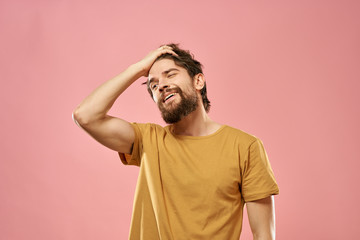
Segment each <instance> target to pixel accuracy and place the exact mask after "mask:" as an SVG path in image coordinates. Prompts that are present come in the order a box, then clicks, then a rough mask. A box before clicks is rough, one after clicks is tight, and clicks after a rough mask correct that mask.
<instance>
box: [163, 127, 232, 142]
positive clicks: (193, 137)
mask: <svg viewBox="0 0 360 240" xmlns="http://www.w3.org/2000/svg"><path fill="white" fill-rule="evenodd" d="M225 127H227V125H226V124H223V125H221V126H220V127H219V129H218V130H216V131H215V132H213V133H211V134H209V135H205V136H189V135H177V134H174V133H172V132H171V131H170V128H171V125H168V126H166V127H165V129H166V131H167V132H168V133H169V134H170V135H172V136H173V137H175V138H181V139H205V138H210V137H213V136H215V135H217V134H219V133H220V132H221V131H222V130H223V129H224V128H225Z"/></svg>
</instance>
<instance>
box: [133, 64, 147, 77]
mask: <svg viewBox="0 0 360 240" xmlns="http://www.w3.org/2000/svg"><path fill="white" fill-rule="evenodd" d="M129 69H131V70H132V71H134V73H135V75H136V76H137V77H138V78H140V77H147V75H148V69H147V68H146V67H145V66H144V65H143V64H141V62H137V63H134V64H132V65H130V67H129Z"/></svg>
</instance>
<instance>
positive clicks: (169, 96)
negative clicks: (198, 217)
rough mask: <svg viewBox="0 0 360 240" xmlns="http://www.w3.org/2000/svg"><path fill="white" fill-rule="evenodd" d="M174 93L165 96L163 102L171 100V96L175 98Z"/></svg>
mask: <svg viewBox="0 0 360 240" xmlns="http://www.w3.org/2000/svg"><path fill="white" fill-rule="evenodd" d="M175 94H176V93H171V94H169V95H167V96H166V98H164V101H163V102H166V101H167V100H169V99H170V98H172V97H173V96H175Z"/></svg>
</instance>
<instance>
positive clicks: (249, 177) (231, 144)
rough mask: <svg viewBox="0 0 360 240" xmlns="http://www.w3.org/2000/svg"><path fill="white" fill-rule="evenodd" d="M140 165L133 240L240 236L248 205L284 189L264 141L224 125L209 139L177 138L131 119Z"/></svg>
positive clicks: (130, 161) (130, 159)
mask: <svg viewBox="0 0 360 240" xmlns="http://www.w3.org/2000/svg"><path fill="white" fill-rule="evenodd" d="M132 126H133V128H134V130H135V142H134V146H133V150H132V154H131V155H128V154H122V153H119V155H120V158H121V160H122V162H123V163H124V164H126V165H137V166H140V171H139V177H138V182H137V187H136V193H135V199H134V209H133V215H132V220H131V227H130V235H129V239H131V240H140V239H141V240H156V239H161V240H173V239H174V240H182V239H184V240H189V239H196V240H202V239H204V240H205V239H206V240H209V239H211V240H217V239H218V240H232V239H239V237H240V232H241V227H242V216H243V206H244V203H245V202H248V201H254V200H257V199H261V198H265V197H268V196H270V195H274V194H278V193H279V189H278V186H277V183H276V181H275V178H274V175H273V172H272V169H271V166H270V163H269V161H268V158H267V155H266V152H265V149H264V147H263V144H262V142H261V141H260V140H259V139H258V138H256V137H254V136H252V135H250V134H247V133H245V132H243V131H241V130H238V129H235V128H232V127H229V126H227V125H223V126H222V127H221V128H220V129H219V130H218V131H216V132H215V133H213V134H211V135H208V136H199V137H195V136H179V135H173V134H172V133H171V131H170V128H169V126H167V127H161V126H159V125H156V124H150V123H147V124H138V123H133V124H132Z"/></svg>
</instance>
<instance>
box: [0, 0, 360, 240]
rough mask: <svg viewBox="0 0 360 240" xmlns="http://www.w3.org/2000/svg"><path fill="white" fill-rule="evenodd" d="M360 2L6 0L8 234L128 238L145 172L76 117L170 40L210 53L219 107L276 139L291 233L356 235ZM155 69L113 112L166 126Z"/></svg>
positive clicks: (211, 89) (282, 203) (1, 105)
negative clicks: (152, 83)
mask: <svg viewBox="0 0 360 240" xmlns="http://www.w3.org/2000/svg"><path fill="white" fill-rule="evenodd" d="M359 12H360V4H359V1H355V0H354V1H344V0H342V1H340V0H338V1H328V0H327V1H325V0H324V1H314V0H305V1H303V0H302V1H285V0H281V1H280V0H279V1H145V0H142V1H131V2H130V1H128V2H126V1H85V0H84V1H80V0H76V1H70V0H63V1H10V0H8V1H5V0H1V1H0V31H1V32H0V33H1V37H0V43H1V45H0V51H1V52H0V71H1V87H0V89H1V90H0V91H1V92H0V93H1V101H0V109H1V111H2V114H1V119H0V121H1V166H0V194H1V195H0V239H1V240H5V239H6V240H18V239H37V240H40V239H52V240H58V239H59V240H62V239H66V240H68V239H87V240H92V239H108V240H110V239H127V236H128V231H129V224H130V217H131V211H132V201H133V194H134V191H135V184H136V179H137V173H138V169H137V168H136V167H125V166H123V165H122V164H121V162H120V160H119V158H118V156H117V153H116V152H114V151H112V150H109V149H107V148H105V147H103V146H102V145H100V144H99V143H97V142H96V141H95V140H93V139H92V138H90V137H89V135H87V134H86V133H85V132H83V131H82V130H81V129H79V128H78V127H77V126H76V125H75V124H74V122H73V121H72V118H71V114H72V111H73V110H74V108H75V107H76V106H77V105H78V104H79V103H80V102H81V100H82V99H83V98H85V97H86V96H87V95H88V94H89V93H90V92H91V91H92V90H93V89H94V88H96V87H97V86H98V85H100V84H101V83H103V82H104V81H106V80H108V79H110V78H111V77H113V76H115V75H116V74H118V73H120V72H121V71H122V70H123V69H124V68H126V67H127V66H128V65H130V64H132V63H134V62H136V61H138V60H140V59H141V58H142V57H143V56H145V55H146V54H147V53H148V52H149V51H151V50H152V49H154V48H157V47H158V46H159V45H160V44H163V43H169V42H178V43H181V46H182V47H183V48H185V49H190V50H192V52H193V53H194V55H195V57H196V58H197V59H199V60H200V61H201V62H202V63H203V64H204V66H205V69H204V72H205V76H206V80H207V84H208V94H209V98H210V100H211V101H212V109H211V111H210V116H211V117H212V118H213V119H214V120H216V121H218V122H221V123H225V124H229V125H232V126H234V127H237V128H240V129H242V130H244V131H246V132H249V133H251V134H253V135H255V136H257V137H259V138H260V139H262V140H263V142H264V144H265V147H266V149H267V152H268V155H269V158H270V161H271V164H272V167H273V169H274V172H275V176H276V179H277V181H278V183H279V186H280V195H279V196H277V197H276V198H275V199H276V218H277V239H281V240H282V239H292V240H298V239H299V240H300V239H301V240H303V239H326V240H330V239H355V238H356V237H358V236H359V235H360V228H359V227H358V225H359V220H358V219H359V216H360V209H359V201H360V193H359V187H358V186H357V184H358V183H359V181H360V177H359V173H358V171H359V167H360V164H359V160H360V158H359V146H358V145H359V142H360V141H359V134H360V127H359V122H360V111H359V109H360V108H359V106H358V105H359V103H360V97H359V87H360V83H359V80H360V64H359V63H360V51H359V50H360V45H359V43H360V14H359ZM142 80H144V79H140V81H138V82H136V83H135V84H134V85H133V86H131V87H130V88H129V89H128V91H126V93H124V95H123V96H122V97H121V99H119V101H117V102H116V104H115V105H114V107H113V109H112V110H111V111H110V113H111V114H112V115H115V116H119V117H120V116H121V117H123V118H124V119H126V120H128V121H138V122H155V123H160V124H163V122H162V120H161V118H160V115H159V113H158V110H157V108H156V106H155V104H154V103H153V102H152V101H151V99H150V97H149V96H148V94H147V92H146V90H145V88H144V86H141V85H140V82H141V81H142ZM242 239H251V232H250V228H249V225H248V223H247V219H246V220H245V221H244V229H243V234H242Z"/></svg>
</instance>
